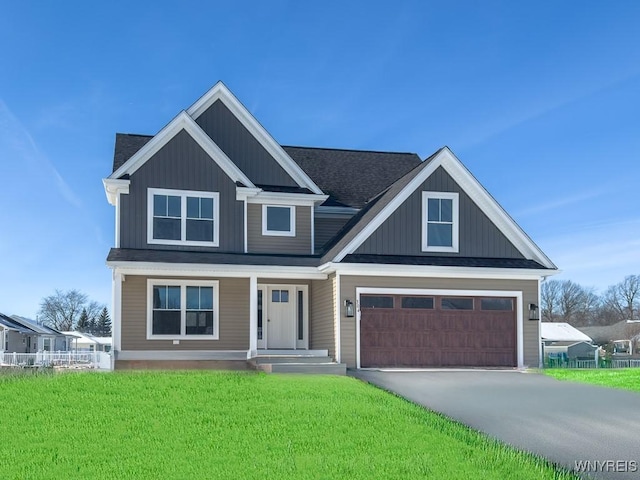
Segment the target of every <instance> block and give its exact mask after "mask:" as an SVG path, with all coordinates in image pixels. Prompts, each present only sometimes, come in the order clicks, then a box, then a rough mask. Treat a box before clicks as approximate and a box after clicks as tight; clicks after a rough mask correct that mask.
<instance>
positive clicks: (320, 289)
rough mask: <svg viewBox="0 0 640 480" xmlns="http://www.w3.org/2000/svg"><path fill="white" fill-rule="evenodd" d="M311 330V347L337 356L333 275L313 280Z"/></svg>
mask: <svg viewBox="0 0 640 480" xmlns="http://www.w3.org/2000/svg"><path fill="white" fill-rule="evenodd" d="M310 295H311V299H310V305H311V311H310V312H309V313H310V315H309V316H310V319H309V323H310V325H309V330H310V333H311V338H310V342H309V347H310V348H311V349H326V350H328V351H329V356H331V357H334V358H335V344H334V340H335V335H334V319H335V315H334V314H333V312H334V310H333V277H332V278H329V279H327V280H314V281H312V282H311V292H310Z"/></svg>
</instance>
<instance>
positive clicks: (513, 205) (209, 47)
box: [0, 1, 640, 317]
mask: <svg viewBox="0 0 640 480" xmlns="http://www.w3.org/2000/svg"><path fill="white" fill-rule="evenodd" d="M1 5H2V12H3V13H2V15H1V16H0V179H2V184H3V188H2V190H1V191H0V229H1V230H0V231H1V233H0V264H1V268H0V286H1V287H2V289H1V292H2V293H1V295H0V311H1V312H3V313H9V314H14V313H15V314H19V315H25V316H31V317H35V315H36V312H37V310H38V307H39V303H40V300H41V299H42V298H43V297H44V296H46V295H49V294H52V293H53V292H54V290H55V289H63V290H66V289H71V288H78V289H80V290H82V291H83V292H85V293H87V294H88V295H89V296H90V297H91V298H92V299H94V300H97V301H99V302H102V303H105V304H110V301H111V274H110V271H109V270H108V269H107V268H106V267H105V258H106V255H107V252H108V250H109V248H110V247H111V246H112V244H113V216H114V212H113V207H111V206H110V205H109V204H108V203H107V201H106V198H105V195H104V191H103V188H102V183H101V179H102V178H104V177H106V176H107V175H108V174H109V173H110V167H111V162H112V157H113V142H114V135H115V132H127V133H145V134H154V133H156V132H157V131H158V130H160V128H162V126H163V125H165V124H166V123H168V122H169V121H170V120H171V119H172V118H173V117H174V116H175V115H176V114H177V113H178V112H179V111H180V110H182V109H185V108H187V107H188V106H189V105H191V103H193V102H194V101H195V100H196V99H197V98H198V97H199V96H200V95H202V94H203V93H204V92H205V91H206V90H208V89H209V88H210V87H211V86H212V85H213V84H215V82H216V81H218V80H222V81H224V82H225V84H226V85H227V86H228V87H229V88H230V89H231V90H232V91H233V92H234V93H235V94H236V96H237V97H238V98H239V99H240V100H241V101H242V102H243V103H244V104H245V106H246V107H247V108H248V109H249V110H250V111H251V112H252V113H253V114H254V115H255V116H256V117H257V118H258V120H259V121H260V122H261V123H262V124H263V125H264V126H265V128H266V129H267V130H268V131H269V132H270V133H271V134H272V135H273V136H274V137H275V139H276V140H277V141H279V142H280V143H282V144H286V145H307V146H322V147H340V148H354V149H374V150H390V151H412V152H416V153H418V154H419V155H420V156H421V157H422V158H424V157H425V156H427V155H429V154H431V153H432V152H433V151H435V150H436V149H438V148H439V147H441V146H442V145H448V146H449V147H451V148H452V150H453V151H454V152H455V153H456V155H457V156H458V157H459V158H460V159H461V160H462V161H463V163H465V164H466V165H467V167H468V168H469V169H470V170H471V171H472V173H473V174H474V175H475V176H476V177H477V178H478V179H479V180H480V182H481V183H483V185H484V186H485V187H486V188H487V189H488V190H489V192H491V194H492V195H493V196H494V197H495V198H496V199H497V200H498V201H499V202H500V203H501V204H502V206H503V207H504V208H505V209H506V210H507V211H508V212H509V213H510V214H511V215H512V216H513V217H514V218H515V219H516V221H517V222H518V223H519V224H520V225H521V226H522V227H523V228H524V230H525V231H526V232H527V233H528V234H529V235H530V236H531V237H532V238H533V239H534V240H535V241H536V242H537V243H538V244H539V245H540V246H541V248H542V249H543V250H544V251H545V252H546V253H547V254H548V255H549V256H550V257H551V258H552V260H553V261H554V262H555V263H556V264H557V265H558V266H559V267H560V268H561V269H562V270H563V273H562V275H561V276H559V277H557V278H560V279H565V278H567V279H571V280H574V281H577V282H580V283H582V284H583V285H585V286H593V287H596V288H597V289H600V290H601V289H604V288H605V287H606V286H607V285H609V284H613V283H616V282H618V281H620V280H622V278H623V277H624V276H625V275H628V274H638V273H640V208H639V206H640V201H639V200H638V190H639V187H640V181H639V179H640V161H639V160H640V159H639V158H638V157H639V153H640V135H639V134H638V132H640V114H639V113H638V112H639V107H640V29H639V28H638V25H640V2H635V1H616V2H592V1H573V2H557V1H551V2H547V1H535V2H534V1H523V2H512V1H504V2H495V1H494V2H492V1H488V2H474V1H468V2H454V1H416V2H403V1H396V2H388V1H384V2H376V1H354V2H344V1H342V2H334V1H324V2H313V3H310V2H297V1H290V2H286V1H280V2H278V1H274V2H258V1H256V2H242V1H238V2H215V1H205V2H194V1H183V2H162V1H154V2H119V1H111V2H86V1H82V2H75V1H64V2H49V1H42V2H35V1H25V2H2V4H1Z"/></svg>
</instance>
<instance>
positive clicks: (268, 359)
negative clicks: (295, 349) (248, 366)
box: [252, 355, 333, 365]
mask: <svg viewBox="0 0 640 480" xmlns="http://www.w3.org/2000/svg"><path fill="white" fill-rule="evenodd" d="M252 360H253V362H254V363H255V364H256V365H264V364H266V363H271V364H275V363H331V362H333V359H332V358H331V357H329V356H328V355H327V356H323V357H315V356H314V357H303V356H297V357H293V356H281V355H270V356H262V355H261V356H258V357H255V358H253V359H252Z"/></svg>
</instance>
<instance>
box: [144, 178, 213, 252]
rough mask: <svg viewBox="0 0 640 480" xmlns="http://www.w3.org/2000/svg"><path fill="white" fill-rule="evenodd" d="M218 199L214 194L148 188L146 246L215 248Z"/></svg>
mask: <svg viewBox="0 0 640 480" xmlns="http://www.w3.org/2000/svg"><path fill="white" fill-rule="evenodd" d="M219 198H220V195H219V194H218V193H217V192H197V191H186V190H166V189H160V188H150V189H149V190H148V199H147V202H148V212H147V215H148V225H147V242H148V243H156V244H162V245H196V246H206V247H217V246H218V238H219V228H220V220H219V214H218V212H219V211H220V205H219Z"/></svg>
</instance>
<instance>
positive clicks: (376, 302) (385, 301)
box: [360, 296, 393, 308]
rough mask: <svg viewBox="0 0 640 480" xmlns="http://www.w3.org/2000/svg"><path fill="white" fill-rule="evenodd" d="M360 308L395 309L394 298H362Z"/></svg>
mask: <svg viewBox="0 0 640 480" xmlns="http://www.w3.org/2000/svg"><path fill="white" fill-rule="evenodd" d="M360 308H393V297H373V296H371V297H362V298H361V299H360Z"/></svg>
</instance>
